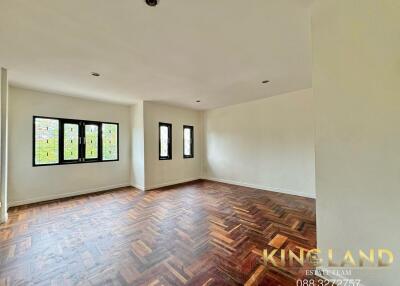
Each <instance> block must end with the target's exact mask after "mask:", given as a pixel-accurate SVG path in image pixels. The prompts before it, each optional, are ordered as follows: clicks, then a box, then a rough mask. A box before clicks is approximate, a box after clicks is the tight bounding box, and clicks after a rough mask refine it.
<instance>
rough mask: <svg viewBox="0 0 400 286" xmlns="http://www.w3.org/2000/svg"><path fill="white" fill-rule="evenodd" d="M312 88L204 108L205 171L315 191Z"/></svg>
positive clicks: (252, 183) (212, 176) (258, 184)
mask: <svg viewBox="0 0 400 286" xmlns="http://www.w3.org/2000/svg"><path fill="white" fill-rule="evenodd" d="M313 120H314V108H313V95H312V90H311V89H307V90H302V91H297V92H292V93H287V94H283V95H278V96H274V97H270V98H266V99H262V100H257V101H253V102H248V103H244V104H239V105H234V106H229V107H224V108H219V109H215V110H211V111H207V112H205V114H204V134H205V141H204V142H205V147H204V148H205V150H204V152H205V159H204V168H205V177H207V178H210V179H213V180H218V181H223V182H229V183H234V184H239V185H245V186H252V187H256V188H261V189H267V190H271V191H278V192H284V193H291V194H297V195H302V196H308V197H314V196H315V187H314V184H315V169H314V124H313Z"/></svg>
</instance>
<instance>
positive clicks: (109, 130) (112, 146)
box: [102, 123, 118, 161]
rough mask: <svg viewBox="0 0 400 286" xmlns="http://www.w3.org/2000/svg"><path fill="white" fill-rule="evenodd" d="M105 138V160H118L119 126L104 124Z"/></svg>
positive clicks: (103, 134) (103, 132) (103, 133)
mask: <svg viewBox="0 0 400 286" xmlns="http://www.w3.org/2000/svg"><path fill="white" fill-rule="evenodd" d="M102 136H103V141H102V142H103V160H105V161H110V160H117V159H118V125H117V124H108V123H103V124H102Z"/></svg>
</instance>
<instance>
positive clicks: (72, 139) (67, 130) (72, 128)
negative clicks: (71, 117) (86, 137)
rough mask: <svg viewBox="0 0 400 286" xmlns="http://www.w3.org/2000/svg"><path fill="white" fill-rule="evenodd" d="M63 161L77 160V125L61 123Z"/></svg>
mask: <svg viewBox="0 0 400 286" xmlns="http://www.w3.org/2000/svg"><path fill="white" fill-rule="evenodd" d="M63 134H64V135H63V136H64V146H63V148H62V149H63V152H64V161H78V160H79V124H77V123H63Z"/></svg>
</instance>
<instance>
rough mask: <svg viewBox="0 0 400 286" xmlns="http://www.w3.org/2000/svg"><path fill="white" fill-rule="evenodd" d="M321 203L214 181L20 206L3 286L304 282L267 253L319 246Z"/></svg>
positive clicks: (3, 256) (0, 239)
mask: <svg viewBox="0 0 400 286" xmlns="http://www.w3.org/2000/svg"><path fill="white" fill-rule="evenodd" d="M315 245H316V235H315V202H314V200H312V199H305V198H301V197H296V196H290V195H284V194H278V193H272V192H266V191H261V190H255V189H250V188H244V187H238V186H232V185H227V184H221V183H215V182H210V181H198V182H195V183H189V184H184V185H180V186H175V187H171V188H164V189H160V190H154V191H148V192H141V191H138V190H136V189H134V188H123V189H119V190H114V191H110V192H104V193H99V194H92V195H85V196H79V197H75V198H70V199H64V200H57V201H52V202H47V203H41V204H34V205H29V206H23V207H18V208H13V209H11V210H10V213H9V221H8V223H7V224H3V225H1V226H0V285H63V286H64V285H153V286H155V285H248V286H249V285H296V283H295V281H296V279H297V278H298V277H303V275H304V269H302V268H289V269H287V268H284V269H281V268H279V267H272V266H269V265H268V266H267V267H266V266H265V265H263V263H262V259H261V258H262V251H263V249H265V248H267V249H272V248H273V246H275V247H277V248H286V249H294V248H295V247H296V246H301V247H304V248H306V249H310V248H313V247H315Z"/></svg>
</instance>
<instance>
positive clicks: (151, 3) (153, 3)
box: [146, 0, 159, 7]
mask: <svg viewBox="0 0 400 286" xmlns="http://www.w3.org/2000/svg"><path fill="white" fill-rule="evenodd" d="M158 1H159V0H146V4H147V5H149V6H151V7H154V6H157V4H158Z"/></svg>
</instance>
